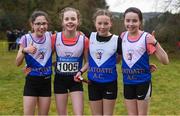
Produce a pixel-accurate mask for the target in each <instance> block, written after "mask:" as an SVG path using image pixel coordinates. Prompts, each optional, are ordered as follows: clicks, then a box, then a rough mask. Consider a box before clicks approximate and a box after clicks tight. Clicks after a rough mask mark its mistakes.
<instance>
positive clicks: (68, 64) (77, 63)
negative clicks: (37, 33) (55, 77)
mask: <svg viewBox="0 0 180 116" xmlns="http://www.w3.org/2000/svg"><path fill="white" fill-rule="evenodd" d="M56 36H57V37H56V42H55V51H56V68H55V72H56V73H57V74H60V75H62V76H74V75H75V74H76V73H77V72H78V71H79V70H80V69H81V68H82V63H83V52H84V46H85V45H84V43H85V36H84V35H79V36H78V40H77V42H76V43H75V44H74V45H66V44H65V43H63V41H62V32H58V33H57V35H56Z"/></svg>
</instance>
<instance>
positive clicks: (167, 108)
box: [0, 45, 180, 115]
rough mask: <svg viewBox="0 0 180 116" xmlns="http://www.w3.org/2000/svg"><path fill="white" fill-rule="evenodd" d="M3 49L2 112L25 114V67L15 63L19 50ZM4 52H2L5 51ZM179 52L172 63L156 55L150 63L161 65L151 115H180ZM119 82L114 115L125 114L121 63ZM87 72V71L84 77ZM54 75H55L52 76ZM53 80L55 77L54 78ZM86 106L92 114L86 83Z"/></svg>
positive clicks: (156, 74)
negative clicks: (165, 62) (23, 68)
mask: <svg viewBox="0 0 180 116" xmlns="http://www.w3.org/2000/svg"><path fill="white" fill-rule="evenodd" d="M4 50H6V49H5V48H3V50H2V45H0V56H1V57H0V74H1V76H0V115H15V114H17V115H22V114H23V107H22V106H23V105H22V97H23V96H22V93H23V87H24V81H25V78H24V75H23V73H22V67H23V66H21V67H16V66H15V57H16V51H14V52H7V51H5V52H4ZM2 51H3V52H2ZM179 53H180V52H178V53H176V54H171V55H170V64H169V65H166V66H164V65H162V64H160V63H159V62H158V61H157V60H156V58H154V57H152V60H151V62H152V63H155V64H156V65H157V66H158V70H157V71H156V72H154V73H153V78H152V84H153V91H152V98H151V102H150V108H149V114H150V115H180V87H179V82H180V74H179V72H180V60H179V59H180V54H179ZM118 73H119V78H118V80H119V82H118V88H119V90H118V98H117V101H116V106H115V110H114V114H116V115H126V114H127V113H126V110H125V108H124V104H123V97H122V76H121V69H120V64H119V65H118ZM85 76H86V74H84V77H85ZM52 77H53V76H52ZM52 79H54V77H53V78H52ZM84 90H85V91H84V98H85V101H84V103H85V107H84V113H85V114H87V115H88V114H91V113H90V107H89V104H88V96H87V85H86V84H84ZM68 113H69V114H72V105H71V100H70V99H69V103H68ZM49 114H50V115H56V114H57V113H56V107H55V100H54V95H53V96H52V103H51V108H50V112H49Z"/></svg>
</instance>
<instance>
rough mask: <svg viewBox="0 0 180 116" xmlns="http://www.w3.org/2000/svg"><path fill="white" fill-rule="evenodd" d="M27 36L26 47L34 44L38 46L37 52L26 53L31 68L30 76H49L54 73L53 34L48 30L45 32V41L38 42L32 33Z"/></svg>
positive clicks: (28, 65)
mask: <svg viewBox="0 0 180 116" xmlns="http://www.w3.org/2000/svg"><path fill="white" fill-rule="evenodd" d="M24 36H25V44H26V45H25V47H27V46H29V45H30V44H33V46H35V47H36V48H37V51H36V53H35V54H30V53H26V54H25V60H26V64H27V67H30V68H31V72H30V73H29V74H28V75H30V76H47V75H51V74H52V68H51V66H52V48H51V34H50V33H49V32H46V33H45V34H44V41H43V42H41V43H40V42H39V43H38V42H36V41H35V40H34V39H33V37H32V35H31V34H26V35H24Z"/></svg>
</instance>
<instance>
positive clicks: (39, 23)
mask: <svg viewBox="0 0 180 116" xmlns="http://www.w3.org/2000/svg"><path fill="white" fill-rule="evenodd" d="M34 25H37V26H41V25H42V26H47V25H48V23H47V22H42V23H41V22H37V23H34Z"/></svg>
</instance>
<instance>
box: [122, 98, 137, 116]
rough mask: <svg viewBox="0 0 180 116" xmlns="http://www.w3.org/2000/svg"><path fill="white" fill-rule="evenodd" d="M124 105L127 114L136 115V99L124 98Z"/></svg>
mask: <svg viewBox="0 0 180 116" xmlns="http://www.w3.org/2000/svg"><path fill="white" fill-rule="evenodd" d="M125 106H126V109H127V112H128V115H138V108H137V100H135V99H134V100H127V99H125Z"/></svg>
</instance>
